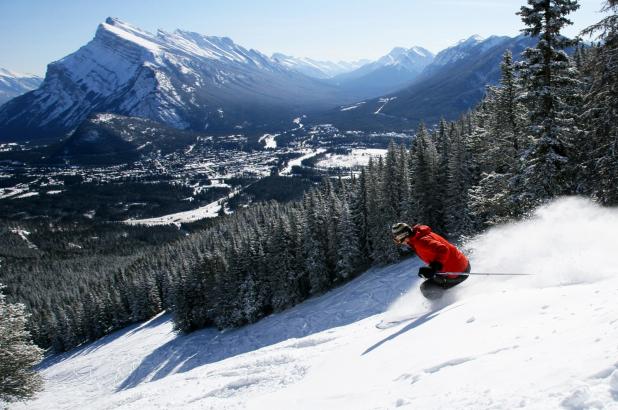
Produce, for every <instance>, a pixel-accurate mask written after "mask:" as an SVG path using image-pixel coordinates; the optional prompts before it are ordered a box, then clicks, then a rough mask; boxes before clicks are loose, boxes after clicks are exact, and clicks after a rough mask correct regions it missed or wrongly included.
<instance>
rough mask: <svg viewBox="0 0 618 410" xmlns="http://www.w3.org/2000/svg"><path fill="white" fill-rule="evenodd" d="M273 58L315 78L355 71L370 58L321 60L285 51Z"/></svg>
mask: <svg viewBox="0 0 618 410" xmlns="http://www.w3.org/2000/svg"><path fill="white" fill-rule="evenodd" d="M271 59H272V60H273V61H274V62H276V63H277V64H281V65H283V66H285V67H287V68H289V69H292V70H296V71H298V72H300V73H303V74H305V75H308V76H309V77H314V78H331V77H334V76H336V75H339V74H344V73H347V72H350V71H353V70H355V69H357V68H359V67H361V66H362V65H364V64H367V63H368V62H369V61H368V60H357V61H337V62H334V61H321V60H314V59H312V58H308V57H293V56H289V55H285V54H283V53H274V54H273V55H272V56H271Z"/></svg>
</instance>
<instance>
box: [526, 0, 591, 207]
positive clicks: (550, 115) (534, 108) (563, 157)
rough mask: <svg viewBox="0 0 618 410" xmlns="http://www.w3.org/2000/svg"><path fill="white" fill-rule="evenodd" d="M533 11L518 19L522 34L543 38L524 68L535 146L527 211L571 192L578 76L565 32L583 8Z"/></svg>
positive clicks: (533, 7) (545, 3) (532, 6)
mask: <svg viewBox="0 0 618 410" xmlns="http://www.w3.org/2000/svg"><path fill="white" fill-rule="evenodd" d="M528 5H529V7H526V6H523V7H522V8H521V10H520V12H519V13H518V14H519V15H520V16H521V17H522V21H523V22H524V24H525V25H526V26H528V27H526V28H524V29H523V30H522V31H523V32H524V33H525V34H527V35H529V36H533V37H535V36H539V41H538V44H537V45H536V47H534V48H529V49H527V50H525V51H524V53H523V57H524V58H523V61H522V63H521V65H520V75H521V76H522V78H523V79H524V88H525V92H524V94H523V95H522V98H523V101H524V102H525V103H526V105H527V108H528V109H529V111H530V124H529V127H528V133H529V135H530V136H531V138H532V139H533V141H534V144H533V146H532V148H531V149H530V150H529V151H528V152H527V153H526V156H525V161H526V164H525V165H526V168H525V172H524V176H523V178H524V181H523V185H524V186H526V187H527V189H526V191H525V192H524V194H523V196H522V198H520V199H521V200H522V204H523V206H524V207H525V208H530V207H532V206H534V205H535V204H537V203H538V202H541V201H543V200H546V199H548V198H551V197H553V196H555V195H559V194H564V193H567V192H568V190H569V186H568V185H569V163H568V162H569V157H568V154H569V150H570V148H571V144H572V142H573V141H572V140H573V136H574V134H575V132H576V130H575V123H574V120H573V117H574V109H573V106H572V98H573V94H574V91H575V88H576V87H575V77H576V70H575V68H574V67H573V65H572V64H571V61H570V58H569V57H568V55H567V54H566V52H565V51H564V49H565V48H567V47H570V46H573V45H574V44H575V42H574V41H572V40H569V39H567V38H565V37H563V36H561V35H560V30H561V29H562V28H563V27H564V26H565V25H567V24H571V22H570V21H569V20H568V19H567V18H566V16H567V15H568V14H569V13H571V12H573V11H575V10H577V9H578V8H579V5H578V4H577V1H576V0H528Z"/></svg>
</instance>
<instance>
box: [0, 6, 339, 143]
mask: <svg viewBox="0 0 618 410" xmlns="http://www.w3.org/2000/svg"><path fill="white" fill-rule="evenodd" d="M299 96H302V97H301V98H299ZM341 98H343V99H344V101H345V97H341V96H340V95H338V94H336V93H335V91H334V90H333V88H332V87H331V86H329V85H326V84H318V83H316V82H315V80H312V79H310V78H307V77H306V76H303V75H300V74H298V73H296V72H295V71H293V70H290V69H289V68H288V67H286V66H285V65H283V64H279V63H278V62H276V61H273V60H272V59H270V58H269V57H268V56H266V55H264V54H262V53H260V52H259V51H256V50H252V49H246V48H244V47H242V46H240V45H238V44H236V43H234V41H232V39H230V38H228V37H214V36H205V35H202V34H198V33H193V32H189V31H183V30H176V31H174V32H172V33H168V32H165V31H162V30H159V31H158V32H157V33H156V34H152V33H150V32H147V31H145V30H142V29H140V28H138V27H136V26H133V25H131V24H129V23H126V22H124V21H122V20H120V19H117V18H111V17H110V18H107V19H106V20H105V22H103V23H101V24H100V25H99V26H98V29H97V31H96V34H95V36H94V38H93V39H92V40H91V41H90V42H89V43H88V44H86V45H84V46H83V47H81V48H80V49H79V50H77V51H76V52H74V53H72V54H70V55H68V56H66V57H64V58H62V59H61V60H59V61H56V62H53V63H51V64H50V65H49V66H48V70H47V75H46V77H45V81H44V82H43V84H42V86H41V88H40V89H39V90H37V91H36V92H35V93H33V94H32V95H28V96H24V98H18V99H17V100H15V101H12V102H11V104H8V105H6V106H4V107H2V109H0V139H2V138H3V137H4V136H5V135H11V134H15V133H19V134H30V135H33V136H39V135H40V136H60V135H63V134H65V133H66V132H68V131H70V130H71V129H74V128H75V127H76V126H77V125H78V124H80V123H81V122H82V121H84V120H85V119H86V118H87V117H88V116H89V115H90V114H91V113H95V112H109V113H113V114H120V115H125V116H133V117H141V118H147V119H151V120H154V121H158V122H161V123H163V124H166V125H169V126H172V127H176V128H182V129H185V128H190V129H192V130H196V131H203V130H205V129H207V128H208V129H209V130H212V129H226V130H228V129H234V127H236V126H239V124H244V125H240V126H243V127H245V126H251V125H252V124H255V123H256V122H257V121H260V122H261V123H264V122H265V120H264V118H259V117H262V116H258V115H257V113H258V112H264V113H265V114H266V115H270V116H272V115H273V113H278V114H277V115H280V116H281V119H284V118H288V117H289V116H290V115H297V114H298V112H299V111H300V110H305V109H307V108H310V107H312V106H315V105H320V106H322V105H325V104H329V105H331V104H337V103H339V102H340V99H341ZM331 100H335V101H334V102H330V101H331ZM249 103H250V105H249V106H250V107H251V108H250V110H247V109H246V108H242V109H239V107H243V106H246V105H247V104H249ZM219 109H223V110H225V112H226V113H227V115H226V116H225V118H222V117H221V115H220V114H219V113H218V110H219ZM292 111H293V112H292ZM235 112H236V113H238V117H237V116H235V115H234V113H235ZM254 114H255V115H254Z"/></svg>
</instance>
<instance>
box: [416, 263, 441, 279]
mask: <svg viewBox="0 0 618 410" xmlns="http://www.w3.org/2000/svg"><path fill="white" fill-rule="evenodd" d="M441 269H442V264H441V263H440V262H438V261H433V262H431V263H430V264H429V266H422V267H420V268H419V269H418V276H419V277H421V278H427V279H431V278H433V277H434V276H436V273H437V272H439V271H440V270H441Z"/></svg>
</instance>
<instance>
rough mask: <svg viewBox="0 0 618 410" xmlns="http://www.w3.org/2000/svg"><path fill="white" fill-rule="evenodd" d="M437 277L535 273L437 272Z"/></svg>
mask: <svg viewBox="0 0 618 410" xmlns="http://www.w3.org/2000/svg"><path fill="white" fill-rule="evenodd" d="M436 275H475V276H532V275H534V273H504V272H470V273H466V272H436Z"/></svg>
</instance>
